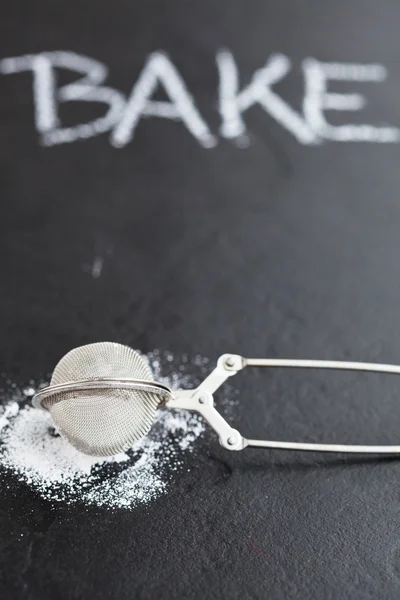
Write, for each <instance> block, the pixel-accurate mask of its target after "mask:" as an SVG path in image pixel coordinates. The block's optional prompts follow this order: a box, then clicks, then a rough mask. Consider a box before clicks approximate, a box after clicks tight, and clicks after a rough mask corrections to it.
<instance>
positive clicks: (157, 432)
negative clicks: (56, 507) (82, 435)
mask: <svg viewBox="0 0 400 600" xmlns="http://www.w3.org/2000/svg"><path fill="white" fill-rule="evenodd" d="M147 358H148V360H149V362H150V365H151V367H152V370H153V373H154V377H155V379H156V380H157V381H160V382H164V383H166V384H167V385H169V386H170V387H172V388H174V389H177V388H191V387H195V386H196V385H197V384H198V383H199V382H200V381H201V379H202V378H203V377H204V374H205V373H207V372H209V370H210V368H212V366H211V367H209V366H208V360H207V359H205V358H203V357H196V358H195V359H192V360H189V358H188V357H187V356H180V357H179V358H175V357H174V356H173V355H172V354H170V353H167V354H160V353H159V352H153V353H151V354H150V355H148V357H147ZM8 384H9V385H11V387H12V389H13V398H12V400H8V401H6V403H5V404H3V406H0V467H2V469H1V473H2V475H1V476H2V477H4V472H8V473H11V474H12V475H14V476H16V477H17V478H18V479H19V480H20V481H23V482H25V483H26V484H28V485H29V486H30V487H31V488H33V489H34V490H36V491H37V492H38V493H39V494H40V495H41V496H42V497H43V498H45V499H47V500H51V501H61V502H67V503H73V502H80V503H85V504H91V505H96V506H105V507H110V508H112V507H126V508H132V507H135V506H137V505H138V504H143V503H147V502H149V501H151V500H152V499H154V498H157V497H158V496H160V495H161V494H163V493H165V492H166V491H167V488H168V484H169V481H170V479H171V474H173V472H175V471H177V470H179V469H180V468H182V466H183V464H184V455H185V453H186V452H188V451H189V452H190V451H191V450H192V449H193V445H194V443H195V441H196V440H197V438H198V437H199V436H200V435H201V434H202V432H203V431H204V429H205V427H204V422H203V420H202V419H201V417H200V416H199V415H198V414H197V413H192V412H189V411H183V410H182V411H179V410H170V409H164V410H159V411H158V412H157V416H156V421H155V423H154V425H153V427H152V429H151V431H150V433H149V434H148V436H147V437H146V438H144V439H143V440H142V441H140V442H139V443H138V444H136V445H135V446H134V447H132V448H131V449H130V450H129V451H127V452H126V453H123V454H119V455H117V456H114V457H111V458H95V457H91V456H86V455H85V454H82V453H80V452H78V451H77V450H75V449H74V448H73V447H72V446H71V445H70V444H68V442H67V441H65V440H64V439H63V438H62V437H60V436H59V435H58V434H57V433H56V431H55V430H54V426H53V423H52V420H51V417H50V415H49V414H48V413H46V412H44V411H40V410H37V409H35V408H33V407H32V406H31V404H30V399H31V397H32V396H33V394H34V393H35V388H37V387H42V386H35V383H34V382H33V381H30V385H29V387H25V388H24V389H22V390H21V391H18V389H17V388H16V386H15V385H14V384H11V382H8ZM42 385H43V384H42ZM228 391H230V395H232V389H231V388H229V386H228ZM16 399H17V400H18V401H16ZM232 404H234V402H233V401H232V399H230V401H229V402H228V406H232ZM224 405H225V406H227V403H226V402H225V403H224ZM225 412H226V411H225ZM1 473H0V474H1Z"/></svg>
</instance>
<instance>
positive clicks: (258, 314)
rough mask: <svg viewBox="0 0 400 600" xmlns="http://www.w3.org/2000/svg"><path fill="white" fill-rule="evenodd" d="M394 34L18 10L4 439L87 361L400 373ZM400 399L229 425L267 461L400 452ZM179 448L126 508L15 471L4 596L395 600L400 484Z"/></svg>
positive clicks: (355, 383)
mask: <svg viewBox="0 0 400 600" xmlns="http://www.w3.org/2000/svg"><path fill="white" fill-rule="evenodd" d="M399 19H400V7H399V6H398V5H397V4H396V3H393V2H389V1H388V0H384V1H382V2H379V3H377V2H366V1H361V0H353V1H352V2H350V3H349V2H345V1H343V0H339V1H336V2H334V3H327V2H322V3H321V2H313V1H311V0H306V1H304V2H301V3H300V2H289V1H288V0H279V1H277V0H268V1H265V2H255V1H253V0H250V1H249V0H247V1H246V2H245V1H244V0H233V1H232V2H222V1H220V0H213V1H210V0H204V1H202V2H200V1H199V0H192V1H191V2H186V3H184V2H177V1H175V2H173V1H171V0H164V1H163V2H161V1H158V0H154V1H150V2H142V3H138V2H136V3H132V2H127V1H124V0H116V1H115V2H113V3H110V2H104V1H102V0H98V1H97V2H92V3H82V2H77V1H75V0H71V1H70V2H68V3H64V2H57V1H56V2H54V1H53V2H49V1H48V0H37V1H36V2H34V3H32V2H27V1H24V0H23V1H20V2H13V3H8V4H7V6H3V10H2V19H1V21H0V33H1V35H0V39H1V52H0V86H1V93H0V111H1V112H0V115H1V116H0V119H1V132H2V133H1V142H0V165H1V180H2V200H1V218H0V239H1V253H0V269H1V270H0V272H1V281H2V286H1V293H0V359H1V369H0V371H1V373H2V376H1V377H2V379H1V395H2V404H3V409H2V411H3V412H2V413H1V415H0V417H1V421H0V425H1V429H2V431H1V433H0V435H1V436H2V438H1V439H2V440H3V443H4V439H7V438H4V436H7V435H10V434H9V431H11V430H12V428H13V427H14V431H15V423H16V422H17V421H16V420H15V419H18V418H20V417H18V416H16V415H17V411H18V410H19V411H25V412H24V413H23V414H28V412H26V411H27V408H26V407H27V406H28V405H29V403H30V400H31V396H32V393H33V391H34V389H36V388H37V386H38V385H40V384H43V383H44V382H47V381H48V379H49V375H50V373H51V371H52V369H53V368H54V366H55V365H56V363H57V361H58V360H59V359H60V358H61V357H62V356H63V355H64V354H65V353H66V352H68V351H69V350H70V349H71V348H74V347H77V346H80V345H83V344H88V343H92V342H98V341H104V340H106V341H115V342H120V343H122V344H127V345H129V346H131V347H133V348H135V349H139V350H140V351H141V352H143V353H145V354H147V355H148V356H150V357H151V361H152V364H153V366H154V365H158V367H159V368H160V369H161V371H162V373H163V374H164V375H166V376H167V377H168V376H172V375H173V374H174V373H175V374H176V373H183V372H184V375H179V377H181V379H179V378H178V379H179V382H180V381H181V380H182V377H183V379H184V381H185V382H186V384H187V385H191V384H193V383H194V382H195V381H199V380H201V378H202V377H204V375H205V373H207V372H208V371H209V370H211V369H212V367H213V365H214V364H215V361H216V360H217V358H218V356H219V355H220V354H222V353H224V352H234V353H239V354H242V355H244V356H254V357H272V358H273V357H282V358H321V359H343V360H364V361H376V362H388V363H398V362H399V361H400V334H399V328H398V321H399V310H400V309H399V306H400V270H399V254H400V235H399V232H400V202H399V189H400V169H399V166H398V163H399V158H400V144H399V142H400V108H399V102H398V100H399V97H400V67H399V61H398V53H399V36H398V23H399ZM180 367H182V369H180ZM185 378H186V379H185ZM396 383H397V382H396V380H394V379H393V378H390V377H378V376H377V377H375V376H359V375H357V374H354V373H353V374H351V375H350V374H343V375H338V374H336V375H333V374H328V375H326V374H325V375H323V376H319V375H317V374H314V373H306V374H304V373H300V372H296V373H290V372H281V371H279V370H277V371H271V372H267V373H243V374H241V375H238V376H237V381H236V379H235V381H232V382H230V384H229V386H228V387H227V388H226V389H225V391H222V392H221V394H217V395H216V404H217V406H219V408H220V410H221V411H222V412H223V414H224V415H225V416H226V417H227V418H228V419H229V420H230V422H232V423H233V424H234V426H237V427H238V428H240V430H241V431H242V432H243V434H247V435H251V436H252V437H270V438H275V439H284V440H288V441H294V440H298V441H325V442H331V443H334V442H339V443H349V442H354V443H398V440H399V439H400V434H399V431H398V424H399V417H400V406H399V402H398V390H397V386H396ZM13 411H14V412H13ZM20 414H22V413H21V412H20ZM29 414H31V413H29ZM13 419H14V420H13ZM19 422H21V421H19ZM13 423H14V425H13ZM185 423H186V422H185ZM185 426H188V427H189V428H190V427H197V432H198V435H197V434H196V436H195V438H196V439H194V438H193V440H192V442H191V443H190V448H188V449H187V450H185V443H186V442H185V443H182V444H181V447H180V450H179V460H178V459H177V461H176V462H175V463H173V464H174V465H175V467H176V468H175V467H174V469H170V470H168V465H167V467H166V469H165V471H163V475H162V477H163V479H162V483H163V486H164V487H163V489H162V493H161V492H160V494H158V495H157V494H156V495H155V496H154V497H153V496H151V497H150V498H147V499H145V501H143V502H139V501H138V502H136V503H135V504H134V506H131V505H129V506H122V505H121V502H120V503H119V504H118V502H117V501H116V502H115V503H114V504H113V506H109V505H104V504H103V505H100V504H101V503H100V504H99V503H97V504H96V503H93V502H92V503H90V502H86V501H83V500H82V499H81V500H80V499H79V497H78V498H74V499H73V500H71V499H70V500H68V501H66V500H65V499H63V495H62V493H61V492H60V494H59V491H58V488H57V489H56V487H54V488H52V487H51V486H50V489H49V488H47V489H46V493H45V494H44V493H43V490H41V489H39V488H38V487H37V486H36V487H35V485H34V482H33V483H32V481H29V478H27V477H26V470H25V471H24V469H23V468H22V467H21V469H20V470H18V468H17V464H16V462H15V461H14V462H12V465H11V467H10V464H8V465H7V464H5V463H4V460H3V459H0V476H1V492H0V594H1V598H4V599H6V598H15V599H17V598H18V599H23V598H27V599H28V598H29V599H35V600H36V599H37V600H39V599H40V600H45V599H54V598H62V599H82V598H85V599H86V598H98V599H106V598H110V599H111V598H112V599H113V600H114V599H118V600H123V599H128V598H129V599H131V598H141V599H153V598H157V599H159V600H162V599H170V598H190V599H192V598H193V599H194V598H208V599H211V598H229V599H234V598H240V599H241V600H243V599H247V598H249V599H250V598H252V599H255V598H276V599H279V598H285V599H288V598H296V599H297V600H301V599H304V600H305V599H309V598H315V599H318V600H319V599H321V598H338V599H339V598H340V599H343V598H351V599H352V600H355V599H360V600H361V599H363V600H364V599H365V598H388V599H389V598H390V599H393V600H394V599H397V598H398V597H399V594H400V537H399V535H400V534H399V492H398V484H397V481H398V476H399V473H400V465H399V463H398V461H396V460H393V459H390V458H386V459H381V460H378V459H376V458H374V457H370V458H368V457H367V458H363V459H354V458H349V457H345V456H341V455H340V456H336V457H333V456H324V457H322V458H321V457H320V456H317V455H314V454H308V455H304V454H301V453H294V454H285V453H279V452H273V451H265V450H264V451H261V450H244V451H243V452H229V451H227V450H224V449H223V448H221V447H220V446H219V444H218V440H217V439H216V437H215V436H214V435H213V434H212V433H211V432H209V430H207V429H206V428H205V427H204V428H203V426H202V424H201V423H199V422H196V424H193V423H189V425H188V424H187V423H186V425H185ZM171 427H172V426H171ZM10 428H11V429H10ZM168 431H169V435H171V436H172V438H174V435H173V429H171V428H170V429H169V430H168ZM7 432H8V433H7ZM171 432H172V433H171ZM45 435H46V436H50V435H53V436H57V433H56V432H51V431H47V430H46V433H45ZM54 439H55V440H57V437H54ZM185 439H186V438H185ZM49 443H50V442H49ZM52 443H53V442H52ZM54 443H55V444H56V443H59V441H56V442H54ZM168 443H169V446H168V447H170V446H171V444H173V443H175V442H173V441H171V440H170V441H169V442H168ZM157 448H158V449H159V450H160V452H163V446H162V445H161V447H158V446H157ZM160 448H161V449H160ZM36 451H37V448H36V449H35V448H33V446H30V444H29V443H26V447H22V448H21V447H19V449H18V452H19V454H18V458H19V459H21V460H22V461H25V463H26V461H28V460H29V459H30V458H31V457H32V456H33V455H34V453H35V452H36ZM176 452H178V450H176ZM1 456H4V453H3V454H2V455H1ZM129 460H130V461H131V462H132V461H133V462H135V460H140V456H139V457H138V456H136V457H135V456H133V455H132V456H130V458H129ZM25 463H24V464H25ZM157 464H158V463H157ZM107 469H109V470H107ZM113 469H114V471H113ZM115 469H117V470H119V471H118V472H119V473H124V469H125V466H124V463H123V462H121V463H120V464H119V463H118V466H114V467H111V466H109V467H107V468H105V467H104V469H103V470H102V474H101V477H102V478H103V482H104V481H111V482H113V481H114V480H113V477H115ZM155 476H158V474H157V473H156V474H155ZM74 485H75V484H74ZM111 487H112V484H111ZM74 489H75V491H76V489H77V486H76V485H75V487H74ZM82 489H83V488H82ZM110 493H111V492H110ZM115 496H118V491H116V492H115ZM128 504H129V503H128Z"/></svg>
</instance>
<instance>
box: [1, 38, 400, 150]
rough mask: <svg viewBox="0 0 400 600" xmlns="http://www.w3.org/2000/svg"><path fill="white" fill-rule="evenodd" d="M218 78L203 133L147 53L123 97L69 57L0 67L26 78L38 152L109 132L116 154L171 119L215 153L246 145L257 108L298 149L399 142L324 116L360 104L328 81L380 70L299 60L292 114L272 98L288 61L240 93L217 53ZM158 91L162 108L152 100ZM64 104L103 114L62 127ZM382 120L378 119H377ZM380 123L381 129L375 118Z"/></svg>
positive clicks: (169, 72)
mask: <svg viewBox="0 0 400 600" xmlns="http://www.w3.org/2000/svg"><path fill="white" fill-rule="evenodd" d="M216 68H217V70H218V76H219V84H218V106H217V110H218V112H219V116H220V126H219V131H218V132H213V131H211V129H210V126H209V125H208V123H207V121H206V120H205V118H204V116H203V115H202V114H201V111H200V110H199V108H198V106H197V103H196V100H195V98H194V97H193V95H192V94H191V92H190V90H189V88H188V86H187V85H186V83H185V79H184V76H183V75H182V74H181V73H180V72H179V70H178V69H177V67H176V66H175V65H174V63H173V62H172V60H171V59H170V58H169V57H168V56H167V55H166V54H165V53H163V52H153V53H151V54H150V55H149V56H148V57H147V60H146V61H145V63H144V66H143V68H142V70H141V72H140V73H139V74H138V76H137V78H136V81H135V83H134V85H133V87H132V90H131V91H130V93H129V94H128V95H125V94H124V93H122V92H121V91H119V90H116V89H114V88H112V87H109V86H107V85H104V82H105V81H106V78H107V75H108V69H107V67H106V65H104V64H103V63H101V62H99V61H97V60H94V59H93V58H89V57H87V56H82V55H79V54H76V53H74V52H70V51H54V52H41V53H38V54H28V55H24V56H18V57H13V58H4V59H2V60H1V61H0V74H2V75H11V74H13V73H20V72H23V71H28V72H31V74H32V82H33V83H32V86H33V90H32V91H33V100H34V121H35V127H36V130H37V132H38V134H39V136H40V141H41V143H42V144H44V145H47V146H52V145H54V144H62V143H66V142H74V141H76V140H79V139H86V138H91V137H93V136H97V135H100V134H102V133H105V132H108V133H109V139H110V143H111V144H112V145H113V146H115V147H116V148H123V147H124V146H126V145H127V144H129V143H130V142H131V141H132V140H133V139H134V135H135V131H136V128H137V126H138V124H139V121H140V120H141V119H142V118H143V117H152V118H162V119H170V120H172V121H175V122H177V123H180V124H181V126H182V125H183V126H184V127H185V128H186V129H187V131H188V132H189V133H190V134H191V135H192V136H193V137H194V138H195V140H197V142H198V143H199V144H200V145H201V146H203V147H204V148H212V147H214V146H216V145H217V143H218V141H219V139H220V138H228V139H232V140H237V141H238V143H240V144H241V145H245V144H246V139H247V134H248V129H247V126H246V120H245V116H246V111H248V110H249V109H250V108H251V107H253V106H258V107H259V109H260V110H262V111H264V112H265V113H266V116H267V118H272V119H274V120H275V121H277V122H278V123H279V124H280V125H281V126H282V127H283V128H284V129H285V130H287V131H288V132H289V133H290V134H291V135H292V136H294V138H295V139H296V140H297V141H298V142H299V143H301V144H305V145H309V144H317V143H319V142H321V141H324V140H331V141H337V142H379V143H393V142H396V143H397V142H399V140H400V129H399V128H398V127H395V126H392V125H377V124H343V125H335V126H333V125H331V124H329V121H328V119H327V116H326V112H327V111H360V110H362V109H363V107H364V106H365V105H366V102H367V100H366V97H365V96H364V95H361V94H359V93H355V92H352V91H351V86H350V89H349V91H348V92H347V93H333V92H331V91H329V84H330V82H331V81H341V82H346V84H347V83H349V84H351V83H352V82H357V83H360V82H361V83H369V84H375V85H376V84H382V82H384V81H385V79H386V78H387V70H386V68H385V67H384V66H383V65H380V64H352V63H327V62H321V61H318V60H316V59H315V58H306V59H305V60H303V63H302V66H301V68H302V73H303V78H304V97H303V101H302V109H301V111H296V110H295V109H294V108H293V107H292V106H291V105H290V103H288V102H287V101H286V100H284V99H283V98H282V97H281V96H280V95H279V94H278V93H277V91H276V89H274V88H275V86H276V84H278V83H279V82H280V81H282V80H283V79H284V78H285V77H288V76H290V71H291V70H292V66H291V61H290V59H289V58H288V57H287V56H286V55H284V54H273V55H271V56H270V57H269V58H268V60H267V61H266V63H265V65H264V66H263V67H261V68H259V69H257V70H256V71H255V72H254V73H253V75H252V76H251V78H250V82H249V83H247V84H246V85H241V84H240V75H239V69H238V67H237V64H236V61H235V58H234V56H233V54H232V53H231V52H230V51H228V50H221V51H219V52H218V53H217V55H216ZM60 70H67V71H70V72H73V73H76V74H77V79H76V80H74V81H73V82H72V83H68V84H67V85H62V86H58V85H57V76H56V75H57V72H58V71H60ZM159 90H162V91H163V93H164V94H165V95H166V97H167V100H163V101H160V100H156V99H155V95H156V93H157V92H158V91H159ZM65 102H69V103H71V102H85V103H101V104H103V105H104V107H105V108H104V114H103V115H102V116H101V117H98V118H95V119H93V120H91V121H89V122H87V123H79V124H76V125H74V126H70V127H65V126H64V127H63V125H62V123H61V119H60V116H59V106H60V104H61V103H65ZM382 117H383V116H382ZM382 117H380V119H379V121H381V118H382Z"/></svg>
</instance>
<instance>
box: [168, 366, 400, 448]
mask: <svg viewBox="0 0 400 600" xmlns="http://www.w3.org/2000/svg"><path fill="white" fill-rule="evenodd" d="M245 367H285V368H302V369H337V370H347V371H369V372H373V373H388V374H395V375H400V366H399V365H387V364H377V363H365V362H347V361H332V360H292V359H280V358H243V357H242V356H239V355H237V354H224V355H222V356H221V357H220V358H219V360H218V363H217V366H216V368H215V369H214V371H212V373H210V375H209V376H208V377H207V378H206V379H205V380H204V381H203V383H201V384H200V386H199V387H198V388H197V389H196V390H192V391H191V392H189V393H188V392H184V394H185V396H186V398H185V400H186V402H185V403H184V405H182V406H179V405H180V404H181V402H180V401H181V399H182V397H180V398H178V397H177V398H176V402H173V401H172V402H170V403H168V404H169V405H170V406H176V407H177V408H178V407H181V408H186V409H189V410H198V411H199V412H202V413H203V415H204V416H205V417H206V419H207V421H208V422H209V424H210V425H211V426H212V427H213V428H214V429H215V431H217V433H218V434H219V436H220V442H221V444H222V445H223V446H224V447H225V448H228V449H230V450H242V449H243V448H246V447H252V448H271V449H276V450H302V451H303V450H304V451H312V452H342V453H343V452H347V453H356V454H400V445H396V446H383V445H377V446H371V445H367V446H365V445H352V444H315V443H312V444H309V443H302V442H280V441H271V440H251V439H246V438H244V437H243V436H241V435H240V434H239V432H238V431H236V430H233V429H231V428H230V426H229V424H228V423H226V421H225V420H224V419H223V418H222V417H221V415H219V413H217V411H216V410H215V409H214V408H213V410H212V412H207V414H204V411H203V410H199V404H198V399H199V397H201V395H202V394H207V395H209V396H211V398H212V394H213V393H214V392H215V391H216V390H217V389H218V388H219V387H220V386H221V385H222V384H223V383H224V382H225V381H226V380H227V379H228V377H231V376H233V375H236V373H237V372H238V371H241V370H242V369H244V368H245ZM178 394H179V392H178ZM189 398H191V399H189ZM216 415H218V418H216ZM232 433H233V434H234V435H233V436H232ZM229 436H230V437H229ZM238 436H239V437H238Z"/></svg>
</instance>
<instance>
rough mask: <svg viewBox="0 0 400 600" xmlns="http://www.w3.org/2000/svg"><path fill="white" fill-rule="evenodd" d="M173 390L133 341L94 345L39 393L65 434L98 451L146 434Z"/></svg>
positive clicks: (78, 351) (73, 356)
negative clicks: (131, 344) (158, 378)
mask: <svg viewBox="0 0 400 600" xmlns="http://www.w3.org/2000/svg"><path fill="white" fill-rule="evenodd" d="M169 393H170V391H169V390H168V388H166V387H165V386H162V385H160V384H158V383H155V382H153V377H152V373H151V370H150V368H149V366H148V364H147V362H146V361H145V360H144V358H142V356H140V354H138V353H137V352H135V351H134V350H132V349H131V348H129V347H128V346H123V345H121V344H116V343H113V342H101V343H97V344H88V345H87V346H81V347H80V348H75V349H74V350H71V352H68V354H66V355H65V356H64V357H63V358H62V359H61V360H60V362H59V363H58V364H57V366H56V368H55V370H54V373H53V376H52V378H51V382H50V386H49V387H48V388H46V389H45V390H42V391H41V392H39V393H38V394H37V405H39V406H40V407H42V408H44V409H47V410H48V411H49V412H50V413H51V416H52V418H53V420H54V423H55V424H56V425H57V427H58V429H59V430H60V432H61V434H62V435H63V436H64V437H65V438H66V439H67V440H68V441H69V442H70V443H71V444H72V445H73V446H75V448H77V449H78V450H80V451H81V452H84V453H85V454H90V455H93V456H111V455H114V454H117V453H119V452H122V451H124V450H127V449H128V448H130V447H131V446H132V445H133V444H134V443H135V442H137V441H139V440H140V439H141V438H142V437H143V436H145V435H146V434H147V433H148V431H149V429H150V428H151V425H152V423H153V420H154V415H155V412H156V410H157V407H158V406H159V404H160V403H162V402H163V401H164V400H165V399H166V397H168V394H169Z"/></svg>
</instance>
